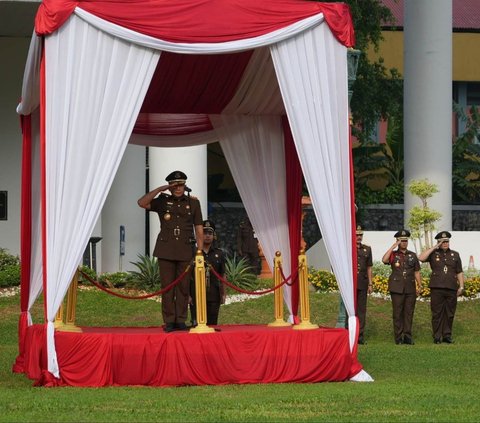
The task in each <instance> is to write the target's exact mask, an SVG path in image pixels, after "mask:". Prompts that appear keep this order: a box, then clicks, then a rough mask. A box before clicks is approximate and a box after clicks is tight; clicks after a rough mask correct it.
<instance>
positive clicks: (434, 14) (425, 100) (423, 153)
mask: <svg viewBox="0 0 480 423" xmlns="http://www.w3.org/2000/svg"><path fill="white" fill-rule="evenodd" d="M404 12H405V25H404V37H405V39H404V41H405V42H404V46H405V47H404V142H405V184H408V183H409V182H410V181H411V180H413V179H425V178H427V179H428V180H429V181H430V182H432V183H435V184H436V185H437V186H438V188H439V190H440V192H439V193H438V194H436V195H435V196H434V197H432V198H431V199H430V200H429V201H428V203H429V206H430V207H431V208H432V209H434V210H437V211H439V212H440V213H442V216H443V217H442V219H441V221H440V222H439V223H438V229H439V230H448V229H451V227H452V0H421V1H418V0H405V9H404ZM414 205H420V201H419V200H418V199H416V198H414V197H412V196H411V195H410V194H409V193H408V191H407V190H406V189H405V222H406V221H407V220H408V211H409V210H410V209H411V208H412V207H413V206H414Z"/></svg>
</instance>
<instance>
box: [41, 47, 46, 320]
mask: <svg viewBox="0 0 480 423" xmlns="http://www.w3.org/2000/svg"><path fill="white" fill-rule="evenodd" d="M45 79H46V75H45V48H44V46H43V49H42V59H41V62H40V201H41V205H40V207H41V226H42V230H41V234H42V265H43V295H44V298H45V301H44V302H43V313H44V316H45V321H47V175H46V172H47V170H46V169H47V165H46V160H47V158H46V154H47V153H46V150H47V142H46V137H47V136H46V132H45V131H46V130H45V119H46V116H45V114H46V86H45V84H46V81H45Z"/></svg>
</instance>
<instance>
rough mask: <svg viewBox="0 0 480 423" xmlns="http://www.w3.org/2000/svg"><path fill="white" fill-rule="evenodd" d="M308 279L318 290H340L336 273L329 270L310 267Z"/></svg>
mask: <svg viewBox="0 0 480 423" xmlns="http://www.w3.org/2000/svg"><path fill="white" fill-rule="evenodd" d="M308 281H309V282H310V283H311V284H312V285H313V287H314V288H315V289H316V290H317V291H321V292H334V291H338V285H337V280H336V279H335V275H334V274H333V273H332V272H329V271H328V270H315V269H313V268H312V267H311V268H309V269H308Z"/></svg>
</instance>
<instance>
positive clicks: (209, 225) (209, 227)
mask: <svg viewBox="0 0 480 423" xmlns="http://www.w3.org/2000/svg"><path fill="white" fill-rule="evenodd" d="M203 230H204V231H212V232H215V225H214V224H213V222H212V221H211V220H204V221H203Z"/></svg>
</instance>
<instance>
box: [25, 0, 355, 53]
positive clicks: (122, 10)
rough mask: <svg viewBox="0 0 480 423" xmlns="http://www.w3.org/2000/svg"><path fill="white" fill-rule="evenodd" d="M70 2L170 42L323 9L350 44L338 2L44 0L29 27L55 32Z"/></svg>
mask: <svg viewBox="0 0 480 423" xmlns="http://www.w3.org/2000/svg"><path fill="white" fill-rule="evenodd" d="M76 6H79V7H81V8H82V9H83V10H85V11H87V12H89V13H92V14H93V15H95V16H98V17H99V18H102V19H104V20H106V21H108V22H112V23H115V24H117V25H119V26H122V27H125V28H128V29H131V30H133V31H136V32H139V33H141V34H145V35H149V36H152V37H155V38H158V39H161V40H164V41H170V42H175V43H220V42H226V41H234V40H242V39H246V38H253V37H257V36H260V35H264V34H268V33H270V32H272V31H275V30H278V29H281V28H284V27H286V26H288V25H291V24H293V23H295V22H297V21H300V20H302V19H305V18H308V17H310V16H314V15H316V14H319V13H323V14H324V16H325V20H326V21H327V24H328V26H329V27H330V29H331V30H332V32H333V33H334V34H335V36H336V37H337V39H338V40H339V41H340V42H341V43H342V44H344V45H346V46H347V47H352V46H353V45H354V43H355V37H354V31H353V25H352V19H351V15H350V8H349V6H348V5H346V4H344V3H320V2H312V1H303V0H261V1H258V0H176V1H170V0H117V1H110V0H80V1H72V0H44V1H43V2H42V3H41V5H40V7H39V9H38V13H37V16H36V19H35V30H36V32H37V34H39V35H47V34H50V33H52V32H54V31H55V30H57V29H58V28H59V27H60V26H62V25H63V23H64V22H65V21H66V20H67V19H68V17H69V16H70V15H71V14H72V13H73V10H74V9H75V7H76Z"/></svg>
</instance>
